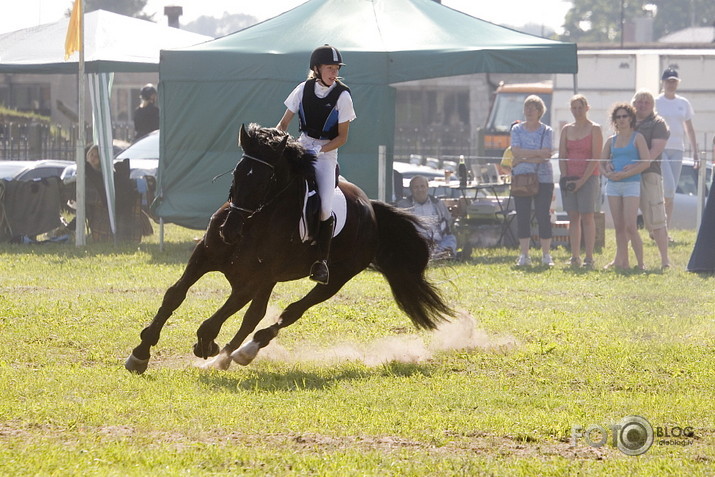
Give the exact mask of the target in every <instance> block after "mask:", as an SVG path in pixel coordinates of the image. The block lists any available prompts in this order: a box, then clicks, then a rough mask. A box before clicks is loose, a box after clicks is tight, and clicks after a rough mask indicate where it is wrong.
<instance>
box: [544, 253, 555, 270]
mask: <svg viewBox="0 0 715 477" xmlns="http://www.w3.org/2000/svg"><path fill="white" fill-rule="evenodd" d="M541 264H542V265H546V266H547V267H553V266H554V259H553V258H551V254H550V253H547V254H546V255H544V256H543V258H542V259H541Z"/></svg>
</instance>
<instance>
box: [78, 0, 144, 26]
mask: <svg viewBox="0 0 715 477" xmlns="http://www.w3.org/2000/svg"><path fill="white" fill-rule="evenodd" d="M146 3H147V0H122V1H121V2H118V1H117V0H85V1H84V11H85V13H89V12H93V11H95V10H106V11H108V12H114V13H118V14H120V15H126V16H128V17H134V18H140V19H142V20H149V21H154V18H153V17H154V15H147V14H146V13H143V10H144V8H145V7H146ZM70 12H71V10H67V16H69V15H70Z"/></svg>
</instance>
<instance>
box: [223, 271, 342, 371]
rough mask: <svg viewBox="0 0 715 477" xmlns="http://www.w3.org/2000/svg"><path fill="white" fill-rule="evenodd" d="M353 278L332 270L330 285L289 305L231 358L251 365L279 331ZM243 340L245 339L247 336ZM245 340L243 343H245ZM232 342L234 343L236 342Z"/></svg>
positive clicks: (313, 291)
mask: <svg viewBox="0 0 715 477" xmlns="http://www.w3.org/2000/svg"><path fill="white" fill-rule="evenodd" d="M346 275H347V276H346ZM353 276H354V274H352V275H351V274H349V273H347V272H344V273H340V271H339V270H338V269H337V268H336V269H335V271H333V270H331V277H330V283H329V284H327V285H316V286H315V287H314V288H313V289H312V290H311V291H310V292H309V293H308V294H307V295H306V296H304V297H303V298H301V299H300V300H298V301H296V302H294V303H291V304H290V305H288V306H287V307H286V309H285V310H283V313H281V316H280V317H279V319H278V321H277V322H276V323H274V324H272V325H271V326H269V327H267V328H263V329H262V330H258V331H256V334H254V335H253V339H252V340H251V341H249V342H248V343H246V344H244V345H243V346H241V347H240V348H238V349H237V350H236V351H234V352H232V353H231V358H233V360H234V361H235V362H236V363H238V364H240V365H242V366H246V365H248V364H250V363H251V362H252V361H253V360H254V359H255V357H256V356H257V355H258V351H259V350H260V349H261V348H265V347H266V346H268V343H270V342H271V340H272V339H273V338H275V337H276V336H278V331H279V330H280V329H281V328H285V327H286V326H290V325H292V324H293V323H295V322H296V321H298V319H299V318H300V317H301V316H303V313H305V311H306V310H307V309H308V308H310V307H311V306H313V305H316V304H318V303H321V302H324V301H325V300H327V299H328V298H330V297H332V296H333V295H335V294H336V293H337V292H338V290H340V289H341V288H342V287H343V285H345V283H347V281H348V280H349V279H350V278H352V277H353ZM249 333H250V332H249ZM243 338H245V336H244V337H243ZM243 338H242V339H241V341H243ZM231 342H232V343H233V342H234V340H232V341H231ZM236 344H237V345H238V344H240V342H236Z"/></svg>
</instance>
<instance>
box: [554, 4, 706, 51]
mask: <svg viewBox="0 0 715 477" xmlns="http://www.w3.org/2000/svg"><path fill="white" fill-rule="evenodd" d="M572 4H573V6H572V7H571V9H570V10H569V11H568V12H567V13H566V18H565V19H564V34H563V35H562V36H561V39H562V40H566V41H575V42H618V41H620V39H621V13H623V20H624V21H625V22H628V21H629V20H633V19H635V18H642V17H645V16H654V19H653V37H654V39H658V38H660V37H662V36H664V35H667V34H668V33H672V32H674V31H678V30H682V29H683V28H688V27H690V26H708V25H712V24H713V21H715V2H713V1H712V0H573V1H572ZM621 9H622V11H621Z"/></svg>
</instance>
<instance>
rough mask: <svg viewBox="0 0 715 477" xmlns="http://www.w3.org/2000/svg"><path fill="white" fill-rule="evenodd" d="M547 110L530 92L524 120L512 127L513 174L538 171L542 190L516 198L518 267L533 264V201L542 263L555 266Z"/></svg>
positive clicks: (552, 175)
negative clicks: (552, 254) (552, 249)
mask: <svg viewBox="0 0 715 477" xmlns="http://www.w3.org/2000/svg"><path fill="white" fill-rule="evenodd" d="M545 112H546V105H545V104H544V101H543V100H542V99H541V98H540V97H538V96H536V95H530V96H528V97H527V98H526V100H524V117H525V118H526V120H525V121H523V122H520V123H518V124H515V125H514V126H513V127H512V128H511V151H512V154H513V155H514V158H513V159H512V170H511V173H512V176H517V175H519V174H528V173H534V172H535V173H536V174H537V175H538V178H539V192H538V193H537V194H536V195H535V196H533V197H514V206H515V209H516V224H517V234H518V237H519V249H520V255H519V258H518V260H517V262H516V264H517V266H520V267H524V266H528V265H531V259H530V258H529V243H530V241H531V210H532V204H533V208H534V212H535V215H536V221H537V223H538V225H539V242H540V243H541V252H542V258H541V263H542V264H543V265H547V266H549V267H552V266H553V265H554V260H553V259H552V258H551V238H552V231H551V214H550V213H549V211H550V207H551V200H552V198H553V195H554V172H553V169H552V168H551V162H549V159H550V158H551V145H552V133H553V131H552V129H551V128H550V127H549V126H547V125H546V124H544V123H542V122H541V118H542V117H543V115H544V113H545Z"/></svg>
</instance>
